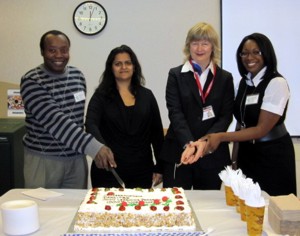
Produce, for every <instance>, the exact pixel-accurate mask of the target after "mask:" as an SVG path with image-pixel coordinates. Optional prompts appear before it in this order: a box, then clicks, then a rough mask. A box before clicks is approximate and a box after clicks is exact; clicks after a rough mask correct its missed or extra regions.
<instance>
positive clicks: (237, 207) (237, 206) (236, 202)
mask: <svg viewBox="0 0 300 236" xmlns="http://www.w3.org/2000/svg"><path fill="white" fill-rule="evenodd" d="M234 197H235V209H236V212H237V213H240V211H241V210H240V198H239V196H237V195H234Z"/></svg>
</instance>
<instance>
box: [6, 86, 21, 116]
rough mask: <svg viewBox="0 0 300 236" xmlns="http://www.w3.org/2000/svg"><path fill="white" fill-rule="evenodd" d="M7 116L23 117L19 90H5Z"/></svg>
mask: <svg viewBox="0 0 300 236" xmlns="http://www.w3.org/2000/svg"><path fill="white" fill-rule="evenodd" d="M7 116H8V117H25V112H24V104H23V101H22V97H21V94H20V90H19V89H8V90H7Z"/></svg>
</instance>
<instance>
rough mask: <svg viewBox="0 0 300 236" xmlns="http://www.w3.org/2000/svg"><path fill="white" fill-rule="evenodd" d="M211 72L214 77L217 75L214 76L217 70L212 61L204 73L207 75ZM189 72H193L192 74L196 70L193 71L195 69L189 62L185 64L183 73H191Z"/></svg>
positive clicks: (182, 69)
mask: <svg viewBox="0 0 300 236" xmlns="http://www.w3.org/2000/svg"><path fill="white" fill-rule="evenodd" d="M209 70H210V71H211V73H212V74H213V75H215V74H214V72H215V70H214V64H213V62H212V61H210V63H209V65H208V67H207V68H206V69H205V70H204V71H203V72H202V73H207V74H208V72H209ZM189 71H191V72H193V73H194V70H193V67H192V65H191V63H190V62H189V61H186V62H185V63H184V64H183V66H182V68H181V73H186V72H189Z"/></svg>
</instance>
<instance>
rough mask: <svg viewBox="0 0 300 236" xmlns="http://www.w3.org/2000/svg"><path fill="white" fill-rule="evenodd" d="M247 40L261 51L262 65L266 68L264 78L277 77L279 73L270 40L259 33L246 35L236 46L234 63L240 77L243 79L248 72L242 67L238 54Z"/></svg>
mask: <svg viewBox="0 0 300 236" xmlns="http://www.w3.org/2000/svg"><path fill="white" fill-rule="evenodd" d="M247 40H253V41H254V42H256V44H257V45H258V47H259V50H260V51H261V56H262V57H263V59H264V64H265V65H266V66H267V70H266V73H265V75H266V77H269V76H274V75H275V76H276V75H279V72H278V71H277V58H276V54H275V50H274V48H273V45H272V43H271V41H270V39H269V38H268V37H267V36H266V35H264V34H261V33H253V34H250V35H247V36H246V37H244V38H243V40H242V41H241V43H240V45H239V46H238V48H237V51H236V61H237V66H238V70H239V72H240V75H241V76H242V77H243V76H245V75H246V74H248V71H247V70H246V68H245V67H244V65H243V62H242V59H241V57H240V53H241V52H242V50H243V47H244V44H245V43H246V41H247Z"/></svg>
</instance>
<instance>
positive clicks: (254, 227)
mask: <svg viewBox="0 0 300 236" xmlns="http://www.w3.org/2000/svg"><path fill="white" fill-rule="evenodd" d="M246 208H247V233H248V235H249V236H258V235H261V234H262V231H263V223H264V214H265V206H262V207H252V206H248V205H246Z"/></svg>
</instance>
